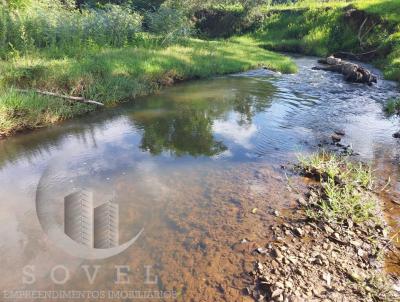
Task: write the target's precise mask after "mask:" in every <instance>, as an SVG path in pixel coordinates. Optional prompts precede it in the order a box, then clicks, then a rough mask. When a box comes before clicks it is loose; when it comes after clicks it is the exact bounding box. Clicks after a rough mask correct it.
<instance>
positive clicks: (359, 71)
mask: <svg viewBox="0 0 400 302" xmlns="http://www.w3.org/2000/svg"><path fill="white" fill-rule="evenodd" d="M318 63H320V64H323V65H325V66H322V67H320V66H318V67H313V69H314V70H325V71H333V72H338V73H341V74H343V75H344V77H345V79H346V81H348V82H354V83H366V84H368V85H370V86H371V85H372V83H377V81H378V80H377V77H376V76H375V75H374V74H372V73H371V72H370V71H369V70H368V69H366V68H364V67H362V66H360V65H357V64H354V63H350V62H347V61H342V60H341V59H337V58H335V57H333V56H330V57H328V58H326V59H323V60H318Z"/></svg>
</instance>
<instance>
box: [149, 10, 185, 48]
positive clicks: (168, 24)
mask: <svg viewBox="0 0 400 302" xmlns="http://www.w3.org/2000/svg"><path fill="white" fill-rule="evenodd" d="M146 24H147V26H148V28H149V30H150V31H151V32H152V33H155V34H160V35H163V36H164V41H174V40H177V39H180V38H183V37H188V36H190V34H191V33H192V32H193V26H192V24H191V22H190V20H189V19H188V17H187V16H186V14H185V12H184V11H182V10H179V9H176V8H171V7H167V6H161V7H160V8H159V9H158V10H156V11H155V12H148V13H147V14H146Z"/></svg>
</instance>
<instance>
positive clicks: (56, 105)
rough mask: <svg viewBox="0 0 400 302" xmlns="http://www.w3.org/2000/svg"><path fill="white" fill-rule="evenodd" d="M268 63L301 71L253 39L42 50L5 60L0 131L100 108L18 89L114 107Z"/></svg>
mask: <svg viewBox="0 0 400 302" xmlns="http://www.w3.org/2000/svg"><path fill="white" fill-rule="evenodd" d="M261 66H263V67H266V68H270V69H273V70H278V71H281V72H284V73H292V72H295V71H296V65H295V64H294V63H293V62H292V61H291V60H290V59H289V58H287V57H285V56H283V55H280V54H276V53H273V52H270V51H266V50H264V49H262V48H260V47H258V46H257V45H255V43H254V40H252V39H250V38H235V39H232V40H230V41H202V40H198V39H185V40H182V41H181V42H179V43H176V44H174V45H170V46H168V47H153V46H151V47H147V46H142V47H124V48H102V49H98V48H94V49H92V50H91V49H90V48H89V49H86V50H80V51H77V52H76V53H70V54H69V55H68V56H61V55H55V53H54V50H51V49H50V50H41V51H35V52H32V53H30V54H27V55H25V56H23V57H16V58H14V59H12V60H8V61H1V62H0V71H1V73H0V83H1V87H2V89H1V90H0V134H1V135H10V134H13V133H15V132H17V131H21V130H24V129H32V128H37V127H43V126H45V125H49V124H51V123H54V122H58V121H61V120H64V119H69V118H72V117H74V116H77V115H81V114H84V113H87V112H89V111H92V110H94V109H96V108H95V107H93V105H85V104H75V103H69V102H65V101H62V100H59V99H55V98H51V97H44V96H39V95H36V94H34V93H31V94H20V93H18V92H17V91H15V90H14V89H13V88H14V87H18V88H27V89H33V88H34V89H41V90H47V91H53V92H58V93H62V94H67V95H77V96H84V97H86V98H88V99H95V100H98V101H101V102H104V103H105V104H106V106H113V105H115V104H116V103H118V102H121V101H124V100H127V99H130V98H134V97H136V96H139V95H145V94H149V93H151V92H154V91H155V90H157V89H159V88H160V87H162V86H164V85H168V84H171V83H172V82H173V81H181V80H188V79H194V78H206V77H210V76H213V75H221V74H227V73H233V72H239V71H244V70H248V69H251V68H256V67H261Z"/></svg>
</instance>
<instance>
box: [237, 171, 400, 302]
mask: <svg viewBox="0 0 400 302" xmlns="http://www.w3.org/2000/svg"><path fill="white" fill-rule="evenodd" d="M309 170H310V169H309ZM309 170H307V171H305V170H302V172H307V173H305V174H306V175H308V176H310V177H311V178H324V177H326V175H324V173H325V172H324V171H321V170H320V169H318V168H315V167H314V168H312V169H311V170H313V171H314V172H315V173H308V172H309ZM342 173H346V172H345V171H343V172H342ZM318 175H319V177H318ZM327 177H328V178H329V176H327ZM334 179H336V181H337V182H338V183H339V184H338V185H339V187H341V186H342V185H343V184H341V182H344V181H349V179H347V180H343V178H341V177H340V175H335V177H334ZM326 183H327V180H326V179H325V181H322V180H321V181H320V182H319V181H318V182H317V181H316V182H315V183H312V184H310V185H309V186H308V189H307V191H306V192H305V193H304V194H301V195H300V196H299V198H298V200H297V207H296V208H295V209H293V212H292V214H291V215H288V216H287V217H285V218H283V217H280V218H279V219H280V220H281V223H280V224H278V225H275V226H271V232H272V233H273V237H274V241H273V242H271V243H268V244H267V245H266V246H260V247H258V248H257V249H256V250H255V251H254V253H258V254H260V257H259V260H258V261H256V262H255V264H254V269H253V270H252V271H251V272H249V273H250V275H251V276H252V277H253V285H251V286H249V287H246V288H245V290H244V291H245V294H247V295H248V296H250V297H252V298H254V299H255V300H256V301H293V302H294V301H298V302H300V301H395V300H398V299H399V298H400V296H399V291H400V287H399V283H398V280H395V279H394V278H392V277H389V276H388V275H385V273H384V272H383V267H384V255H385V253H386V252H387V251H388V250H389V249H391V248H392V244H391V241H390V239H389V237H388V233H389V232H388V231H389V230H388V227H387V225H386V224H385V222H384V219H383V215H382V211H381V210H380V207H379V201H378V198H377V196H376V195H375V193H374V192H373V191H372V190H368V189H367V188H363V187H362V186H361V185H356V186H354V189H355V190H357V192H356V193H354V194H355V195H354V196H363V197H362V199H360V200H363V201H365V203H363V204H362V205H360V207H362V206H364V207H366V206H370V205H367V201H366V200H368V201H369V202H371V201H372V202H373V203H374V205H375V206H376V207H375V208H374V209H373V210H372V209H370V210H371V212H370V214H372V213H373V215H369V214H367V215H368V217H366V218H365V219H364V221H360V219H358V218H359V217H360V216H358V217H357V215H356V214H354V216H353V217H352V215H349V217H348V218H347V219H343V217H340V218H339V219H334V218H332V219H329V218H328V217H327V216H329V215H328V214H327V213H326V212H327V211H328V210H327V209H326V208H325V207H326V206H327V204H326V203H324V201H326V200H327V199H328V198H327V195H328V196H329V195H330V194H331V192H328V191H327V190H328V189H329V188H327V185H326ZM344 203H345V201H344ZM371 205H372V204H371ZM332 207H334V205H332ZM364 210H366V211H369V210H368V209H364ZM349 211H350V210H349ZM331 214H332V215H333V216H334V215H336V214H337V213H331ZM364 214H365V213H364ZM277 215H279V214H277ZM336 218H337V217H336Z"/></svg>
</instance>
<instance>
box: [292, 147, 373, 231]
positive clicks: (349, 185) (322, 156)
mask: <svg viewBox="0 0 400 302" xmlns="http://www.w3.org/2000/svg"><path fill="white" fill-rule="evenodd" d="M299 168H300V169H301V171H302V173H304V174H305V175H307V176H310V177H313V178H315V179H317V180H319V182H320V190H319V191H318V192H317V194H316V196H315V200H314V201H313V207H310V208H309V209H308V210H307V215H308V216H309V217H311V218H316V219H323V220H326V221H330V222H332V221H334V222H338V223H341V222H343V221H346V220H347V219H351V220H353V221H354V222H356V223H361V222H365V221H367V220H370V219H373V217H374V215H375V213H376V201H375V199H374V198H373V196H372V194H370V192H369V190H371V189H372V186H373V176H372V170H371V168H370V167H369V166H366V165H363V164H361V163H358V164H355V163H352V162H350V161H348V160H345V159H344V158H341V157H338V156H335V155H333V154H329V153H325V152H321V153H316V154H313V155H311V156H308V157H304V156H303V157H299Z"/></svg>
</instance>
